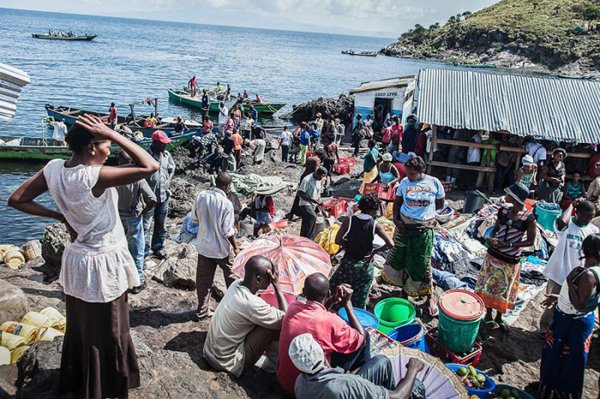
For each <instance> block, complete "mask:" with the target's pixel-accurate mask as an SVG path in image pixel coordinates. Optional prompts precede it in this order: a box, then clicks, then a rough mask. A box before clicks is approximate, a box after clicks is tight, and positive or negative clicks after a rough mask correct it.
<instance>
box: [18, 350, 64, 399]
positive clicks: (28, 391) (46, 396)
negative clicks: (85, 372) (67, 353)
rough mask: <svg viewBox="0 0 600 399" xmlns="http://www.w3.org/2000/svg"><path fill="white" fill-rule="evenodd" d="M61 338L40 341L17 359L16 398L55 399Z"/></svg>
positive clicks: (56, 395) (57, 395)
mask: <svg viewBox="0 0 600 399" xmlns="http://www.w3.org/2000/svg"><path fill="white" fill-rule="evenodd" d="M62 342H63V340H62V338H55V339H54V341H52V342H48V341H40V342H37V343H35V344H33V345H32V346H31V348H29V350H28V351H27V352H25V354H24V355H23V356H22V357H21V359H19V361H18V363H17V367H18V369H19V376H18V379H17V384H16V385H17V389H18V396H19V397H20V398H21V399H50V398H57V397H59V396H60V395H59V394H58V380H59V375H60V371H59V370H60V357H61V353H62Z"/></svg>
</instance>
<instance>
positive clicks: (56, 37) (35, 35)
mask: <svg viewBox="0 0 600 399" xmlns="http://www.w3.org/2000/svg"><path fill="white" fill-rule="evenodd" d="M97 36H98V35H71V36H69V35H68V34H63V35H60V34H49V33H32V34H31V37H33V38H34V39H46V40H67V41H80V42H82V41H83V42H89V41H91V40H94V39H95V38H96V37H97Z"/></svg>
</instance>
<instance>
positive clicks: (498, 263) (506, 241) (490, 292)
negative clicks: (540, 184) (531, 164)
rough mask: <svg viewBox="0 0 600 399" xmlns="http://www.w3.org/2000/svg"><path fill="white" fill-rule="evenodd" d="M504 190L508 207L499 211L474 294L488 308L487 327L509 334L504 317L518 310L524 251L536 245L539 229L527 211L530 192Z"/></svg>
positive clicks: (518, 185) (517, 185)
mask: <svg viewBox="0 0 600 399" xmlns="http://www.w3.org/2000/svg"><path fill="white" fill-rule="evenodd" d="M504 191H505V192H506V197H505V198H506V204H507V206H504V207H501V208H500V209H499V210H498V219H497V220H496V225H495V226H494V229H493V230H492V234H491V235H490V237H489V238H488V240H487V242H488V251H487V254H486V256H485V259H484V261H483V266H482V267H481V271H480V273H479V277H478V279H477V284H476V286H475V292H476V293H477V295H479V297H480V298H481V299H482V300H483V303H484V304H485V307H486V309H487V314H486V317H485V322H486V324H487V326H488V328H490V329H492V330H493V329H497V328H501V329H502V330H503V331H505V332H507V331H508V326H507V325H506V323H505V322H504V320H502V315H503V314H504V313H506V312H507V311H509V310H512V309H514V308H515V303H516V300H517V291H518V289H519V277H520V268H519V266H520V261H521V248H525V247H529V246H531V245H532V244H533V242H534V241H535V235H536V232H537V230H536V224H535V217H534V215H533V214H532V213H531V212H529V211H528V210H527V209H525V200H526V199H527V197H528V196H529V189H528V188H527V187H525V186H524V185H523V184H521V183H514V184H512V185H511V186H510V187H507V188H505V189H504ZM493 310H496V317H495V318H492V311H493Z"/></svg>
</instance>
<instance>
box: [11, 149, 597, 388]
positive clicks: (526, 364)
mask: <svg viewBox="0 0 600 399" xmlns="http://www.w3.org/2000/svg"><path fill="white" fill-rule="evenodd" d="M279 155H280V154H279V151H277V150H271V151H269V152H268V153H267V154H266V158H265V161H264V162H263V164H262V165H251V162H250V157H249V156H248V155H246V156H244V158H243V160H242V163H243V164H245V166H242V168H241V170H240V173H246V174H247V173H256V174H260V175H276V176H281V177H282V178H284V179H285V180H287V181H291V182H296V181H297V180H298V178H299V176H300V174H301V173H302V167H300V166H297V165H292V164H281V163H280V162H278V160H279ZM176 163H177V167H178V172H177V175H176V177H175V179H174V180H173V182H172V185H171V191H172V193H173V196H172V199H171V209H170V211H169V219H168V230H169V235H170V236H171V237H172V236H174V235H176V234H177V233H178V232H179V228H180V224H181V220H182V218H183V217H184V216H185V214H186V213H187V212H188V211H189V210H190V209H191V204H192V202H193V201H194V199H195V197H196V195H197V193H198V192H199V191H201V190H203V189H206V188H208V187H209V176H207V175H206V174H204V173H203V172H202V171H201V170H200V168H198V166H197V165H196V163H195V160H193V159H191V158H189V157H187V154H186V153H185V152H184V151H181V152H179V153H177V154H176ZM360 168H361V165H360V163H359V165H357V166H355V169H354V170H353V172H357V171H359V169H360ZM336 180H339V181H340V182H343V181H348V180H349V179H348V177H338V178H336ZM293 197H294V194H293V193H291V192H280V193H278V194H276V195H275V196H274V200H275V205H276V209H277V210H282V211H283V212H287V211H288V210H289V208H290V207H291V203H292V201H293ZM242 202H244V201H243V200H242ZM299 224H300V223H299V221H298V220H296V221H293V222H291V223H290V226H289V227H288V231H289V232H291V233H297V232H298V230H299ZM67 238H68V235H67V234H66V231H65V230H64V228H63V227H62V226H61V225H54V226H50V227H48V229H47V230H46V233H45V237H44V239H43V240H42V244H43V245H42V246H43V258H39V259H37V260H35V261H32V262H29V263H27V264H26V265H25V266H24V267H23V268H21V269H19V270H12V269H9V268H7V267H4V266H0V308H1V310H2V311H5V310H6V309H7V308H6V307H5V304H7V303H10V304H11V311H12V312H14V314H15V315H17V314H19V313H24V312H25V311H26V310H27V309H30V310H40V309H42V308H44V307H46V306H53V307H55V308H57V309H58V310H60V311H61V312H64V311H65V304H64V294H63V292H62V290H61V287H60V286H59V284H58V282H57V281H56V278H57V273H58V272H59V271H60V253H61V251H62V247H63V246H64V243H65V242H66V240H67ZM167 252H168V254H169V256H168V258H167V259H166V260H165V261H163V262H159V261H158V260H155V259H153V260H152V261H153V262H154V263H155V266H154V267H152V268H151V269H149V270H148V271H147V273H148V288H147V289H145V290H144V291H142V292H141V293H140V294H138V295H130V296H129V303H130V309H131V311H130V320H131V330H132V336H133V339H134V342H135V345H136V350H137V353H138V356H139V363H140V368H141V382H142V386H141V387H140V388H137V389H134V390H132V391H130V397H131V398H140V399H141V398H144V399H147V398H148V399H154V398H156V399H158V398H161V399H162V398H223V399H225V398H267V399H269V398H281V397H283V395H282V392H281V391H280V389H279V387H278V385H277V381H276V379H275V377H274V375H272V374H269V373H267V372H266V371H263V370H262V369H258V368H255V369H253V370H250V371H248V372H246V373H244V375H243V376H242V377H241V378H240V379H235V378H233V377H231V376H230V375H228V374H227V373H223V372H215V371H214V370H212V369H211V368H210V367H209V366H208V364H207V363H206V361H205V360H204V358H203V356H202V347H203V345H204V340H205V339H206V331H207V329H208V323H209V321H207V320H203V321H200V322H196V321H194V310H195V308H196V306H197V297H196V292H195V266H196V251H195V247H194V246H193V245H190V244H177V243H176V242H174V241H173V240H172V239H168V240H167ZM219 273H220V270H218V271H217V277H216V280H215V281H216V283H215V284H216V286H217V288H218V289H217V290H216V292H215V294H214V296H215V299H217V300H218V299H219V298H220V297H221V295H222V293H223V292H224V290H225V286H224V283H223V279H222V275H220V274H219ZM9 294H10V295H9ZM396 294H397V291H396V290H395V288H394V287H391V286H388V285H385V284H379V283H377V284H375V286H374V288H373V290H372V294H371V297H370V307H372V306H373V305H374V304H375V303H376V302H377V301H379V300H380V299H382V298H386V297H389V296H392V295H396ZM7 295H9V297H8V298H7ZM542 299H543V296H542V295H540V296H538V298H536V299H534V300H532V301H531V302H530V303H529V305H528V308H527V309H526V310H524V311H523V313H522V314H521V316H520V317H519V320H518V321H517V323H516V324H515V325H514V326H513V328H512V330H511V332H510V334H509V335H507V336H504V335H502V334H501V333H493V334H491V335H490V334H487V333H484V337H483V338H484V339H485V343H484V352H483V356H482V360H481V362H480V364H479V368H481V369H482V370H484V371H486V372H487V373H488V374H489V375H490V376H492V377H493V378H494V379H495V380H496V381H501V382H506V383H509V384H514V385H518V386H525V387H527V389H528V390H531V391H532V392H535V382H536V381H537V380H538V373H539V365H540V354H541V348H542V344H543V336H542V335H541V334H540V333H538V332H537V331H536V329H537V320H538V318H539V315H540V314H541V311H542V308H541V305H540V301H541V300H542ZM212 307H213V309H214V308H215V307H216V301H213V302H212ZM424 308H425V304H422V305H419V307H418V309H417V312H418V316H419V317H420V318H421V320H422V321H423V322H424V323H426V324H427V325H428V326H433V325H436V324H437V320H436V319H433V320H432V319H430V318H429V317H428V316H425V315H424ZM0 314H3V313H2V312H0ZM15 317H16V316H15ZM597 343H598V341H597V338H596V337H595V338H594V340H593V342H592V345H591V348H592V349H591V353H590V362H589V364H588V370H587V371H586V385H585V390H586V392H585V394H584V396H585V397H596V396H597V393H598V390H597V386H598V385H597V382H598V377H599V375H600V374H599V373H598V371H600V346H599V345H597ZM61 344H62V340H61V339H55V341H53V342H41V343H38V344H35V345H34V346H32V348H30V350H29V351H28V352H27V353H26V355H25V356H24V357H23V358H21V360H20V361H19V363H18V364H17V365H10V366H0V398H22V399H34V398H35V399H46V398H48V399H49V398H56V397H57V383H58V368H59V365H60V351H61Z"/></svg>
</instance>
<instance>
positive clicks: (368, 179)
mask: <svg viewBox="0 0 600 399" xmlns="http://www.w3.org/2000/svg"><path fill="white" fill-rule="evenodd" d="M378 174H379V171H378V170H377V168H376V167H375V168H373V169H371V171H370V172H365V174H364V175H363V181H362V185H361V186H360V189H359V190H358V192H359V193H361V194H363V193H364V192H365V185H366V184H368V183H372V182H373V180H375V178H376V177H377V175H378Z"/></svg>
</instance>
